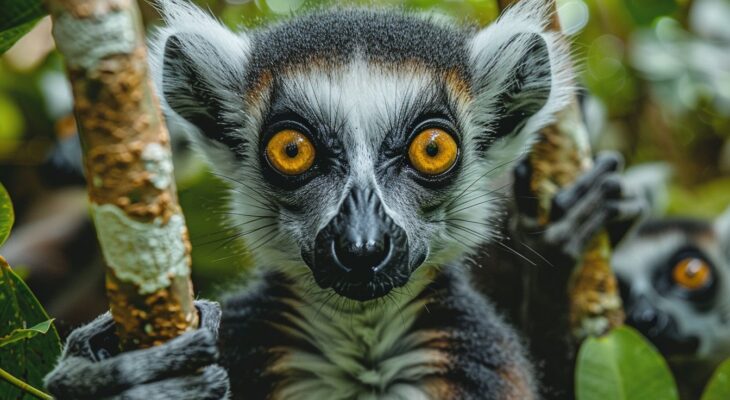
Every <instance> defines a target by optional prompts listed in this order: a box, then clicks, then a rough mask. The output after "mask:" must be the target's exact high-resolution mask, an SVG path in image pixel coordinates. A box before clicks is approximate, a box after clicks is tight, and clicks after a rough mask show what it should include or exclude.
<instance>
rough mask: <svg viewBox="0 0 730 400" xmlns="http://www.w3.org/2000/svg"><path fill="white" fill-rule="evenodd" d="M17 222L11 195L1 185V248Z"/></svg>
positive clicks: (0, 184)
mask: <svg viewBox="0 0 730 400" xmlns="http://www.w3.org/2000/svg"><path fill="white" fill-rule="evenodd" d="M14 221H15V213H14V212H13V203H12V202H10V195H8V192H7V191H6V190H5V187H4V186H3V185H2V183H0V246H2V245H3V243H5V240H6V239H7V238H8V235H10V229H11V228H12V227H13V222H14Z"/></svg>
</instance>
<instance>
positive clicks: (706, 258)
mask: <svg viewBox="0 0 730 400" xmlns="http://www.w3.org/2000/svg"><path fill="white" fill-rule="evenodd" d="M648 168H649V166H645V167H642V168H640V169H636V168H634V169H635V171H634V170H632V171H630V172H629V173H627V175H626V178H625V181H626V183H627V185H628V186H633V187H635V188H638V189H642V190H643V191H644V192H646V193H647V194H651V196H649V197H663V196H661V191H662V190H663V188H661V187H658V186H661V183H660V184H659V185H657V184H656V183H655V184H654V185H653V186H654V188H652V187H651V186H649V185H646V184H644V183H643V182H642V181H641V179H640V177H641V175H642V174H641V170H647V169H648ZM644 175H646V173H644ZM647 203H648V204H650V205H651V206H652V207H651V209H652V211H653V213H652V214H653V215H652V216H651V218H647V219H646V221H644V222H642V223H640V224H639V225H638V226H637V229H635V230H634V231H632V232H631V233H630V234H629V235H627V236H626V237H625V238H624V239H623V240H622V241H621V242H620V243H619V245H618V246H617V247H616V248H615V251H614V253H613V256H612V259H611V264H612V266H613V268H614V270H615V271H616V275H617V277H618V279H619V287H620V288H621V298H622V299H623V302H624V308H625V310H626V316H627V318H626V323H627V324H629V325H631V326H633V327H635V328H636V329H637V330H639V331H640V332H641V333H642V334H643V335H644V336H645V337H646V338H648V339H649V340H650V341H651V342H652V343H653V344H654V345H655V346H656V347H657V349H658V350H659V351H660V352H661V353H662V354H663V355H664V356H665V357H666V358H667V361H668V362H669V365H670V367H672V370H673V371H674V373H675V376H676V378H677V382H678V384H679V386H680V390H681V392H682V396H683V398H688V399H693V398H699V397H700V395H701V389H703V388H704V386H705V384H706V383H707V380H708V379H709V377H710V376H711V374H712V372H713V371H714V369H715V368H716V367H717V366H718V364H720V363H721V362H722V361H724V360H725V359H728V358H730V208H728V209H727V210H726V211H725V212H724V213H723V214H722V215H720V216H719V217H717V218H716V219H715V220H705V219H699V218H689V217H676V216H674V217H666V216H663V215H662V214H663V213H664V210H663V209H662V208H663V207H662V204H661V201H648V202H647Z"/></svg>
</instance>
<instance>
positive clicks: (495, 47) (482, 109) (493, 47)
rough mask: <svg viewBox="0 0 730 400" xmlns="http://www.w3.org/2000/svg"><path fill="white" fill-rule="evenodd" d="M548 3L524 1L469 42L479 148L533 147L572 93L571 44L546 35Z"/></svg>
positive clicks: (554, 35)
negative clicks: (532, 139) (535, 135)
mask: <svg viewBox="0 0 730 400" xmlns="http://www.w3.org/2000/svg"><path fill="white" fill-rule="evenodd" d="M549 5H550V2H545V1H537V0H524V1H521V2H519V3H517V5H516V6H513V7H511V8H510V9H508V10H507V11H506V12H505V13H504V14H503V15H502V16H501V17H500V18H499V20H497V21H496V22H495V23H493V24H492V25H490V26H488V27H486V28H484V29H483V30H481V31H480V32H478V33H477V34H476V35H475V36H474V37H473V38H472V39H471V41H470V43H469V47H468V49H469V61H470V68H471V76H472V79H473V82H472V88H473V91H474V94H475V103H474V107H475V110H474V115H475V116H476V118H477V123H478V124H479V125H480V126H482V127H483V130H484V134H483V135H482V137H479V138H477V144H478V150H479V151H481V152H485V151H487V149H489V148H490V147H491V146H492V145H494V144H495V143H496V142H498V141H501V140H502V139H507V138H510V140H507V142H509V143H510V144H512V143H513V139H515V138H516V137H518V136H519V139H521V140H519V141H517V142H518V143H521V144H520V145H526V144H527V143H529V139H530V137H531V134H532V133H534V132H536V131H537V130H539V129H540V128H542V127H544V126H545V125H547V124H548V123H549V122H551V121H552V120H553V119H554V116H555V113H557V112H558V111H559V110H561V109H562V108H563V107H564V106H565V105H566V104H567V102H568V100H569V99H570V97H571V95H572V93H573V84H572V71H571V68H570V62H569V53H568V51H567V46H566V45H565V44H564V43H563V42H562V40H561V39H560V37H559V35H558V34H556V33H552V32H548V31H547V28H546V27H547V22H548V17H549V8H548V6H549Z"/></svg>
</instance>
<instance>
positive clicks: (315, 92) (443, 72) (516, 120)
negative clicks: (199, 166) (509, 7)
mask: <svg viewBox="0 0 730 400" xmlns="http://www.w3.org/2000/svg"><path fill="white" fill-rule="evenodd" d="M173 5H174V7H165V6H164V4H163V14H165V18H166V21H167V23H168V25H169V27H168V28H166V29H165V30H163V31H162V33H161V34H160V35H159V38H158V40H157V42H158V44H157V47H156V48H155V49H154V50H153V51H154V52H156V53H157V54H158V56H157V57H155V60H156V61H155V62H156V64H153V69H155V72H156V73H157V81H158V82H157V83H158V87H159V88H160V89H161V92H162V94H163V98H164V100H165V103H166V104H167V106H168V107H169V109H170V110H171V111H173V113H171V116H172V117H173V118H175V117H182V118H183V119H184V120H185V121H186V123H187V124H188V125H191V127H192V128H193V129H192V130H193V131H195V135H194V137H193V138H194V141H195V142H196V144H197V145H198V147H199V148H200V149H201V150H202V151H203V152H204V153H205V154H206V156H207V158H208V160H209V161H210V162H211V165H212V167H213V168H214V170H215V171H216V172H217V173H219V174H220V175H222V176H224V177H225V179H226V180H227V181H230V183H231V186H232V192H231V207H232V208H233V214H234V216H235V221H234V224H236V225H237V226H240V227H242V228H241V230H242V233H241V235H242V236H244V237H245V238H246V239H247V244H248V247H249V248H250V249H251V250H252V251H253V252H254V255H255V256H256V259H257V262H258V263H259V264H261V265H264V266H271V268H280V269H282V270H283V271H284V272H285V273H286V274H288V275H289V276H292V277H294V278H295V279H299V280H302V281H307V279H309V278H310V277H311V278H313V281H314V282H316V284H317V285H318V286H319V287H320V288H323V289H329V288H331V289H333V290H334V292H336V293H337V294H339V295H341V296H344V297H346V298H349V299H354V300H360V301H365V300H370V299H374V298H378V297H381V296H384V295H386V294H388V293H389V292H390V291H391V290H392V289H394V288H396V287H401V286H404V285H406V284H407V283H408V282H409V281H410V280H411V274H412V273H413V272H414V271H416V269H418V268H419V267H420V266H422V265H423V264H427V265H441V264H444V263H448V262H450V261H452V260H454V259H455V258H456V257H459V256H461V255H462V254H463V253H464V252H466V251H468V250H470V249H473V248H476V247H477V246H478V245H479V244H480V243H481V242H483V241H484V240H486V239H488V238H489V237H490V236H491V235H492V230H491V226H492V225H491V222H492V219H493V218H494V212H493V211H492V210H493V206H494V198H493V197H494V196H493V195H492V193H493V191H494V190H495V189H496V188H495V187H494V186H495V185H494V184H491V182H492V181H493V180H494V178H495V176H496V175H497V173H498V172H499V171H501V170H503V169H506V167H507V166H508V164H509V162H511V161H514V160H516V159H517V158H519V157H520V155H521V153H522V152H523V150H524V149H525V147H526V145H527V144H528V143H529V141H530V139H531V134H532V133H533V132H534V131H535V130H536V129H537V128H539V127H541V126H543V125H544V124H545V123H546V122H547V121H548V119H549V118H550V116H551V115H552V114H553V113H554V112H555V110H557V109H558V108H559V107H561V106H562V104H563V103H564V102H565V100H566V99H567V96H568V94H569V93H570V90H569V83H568V82H567V79H568V74H569V71H568V70H567V68H563V66H562V63H565V60H555V59H551V53H552V51H553V50H551V49H555V48H556V46H559V43H558V42H557V41H556V39H555V38H554V37H553V36H551V35H549V34H545V33H543V32H541V31H540V30H539V29H540V28H541V24H542V23H538V24H536V23H534V21H532V22H531V23H525V24H521V23H520V21H521V20H520V18H521V19H522V20H524V21H523V22H530V19H535V18H540V17H541V16H538V15H534V14H535V11H529V10H530V8H528V6H529V5H526V6H525V9H524V10H522V11H520V10H515V14H514V15H513V16H512V21H511V22H510V23H500V22H498V23H495V24H494V25H492V26H490V27H488V28H486V29H484V30H482V31H473V30H470V29H465V28H460V27H457V26H455V25H451V24H450V23H448V22H446V21H441V20H437V19H435V18H428V17H419V16H414V15H409V14H405V13H403V12H393V11H390V12H386V11H383V10H363V9H348V10H343V11H325V12H317V13H314V14H310V15H305V16H303V17H299V18H296V19H293V20H291V21H288V22H284V23H280V24H277V25H274V26H272V27H269V28H266V29H263V30H260V31H255V32H248V33H241V34H234V33H232V32H230V31H229V30H227V29H226V28H224V27H222V26H220V25H219V24H218V23H217V22H215V21H213V20H211V19H210V17H208V16H206V15H205V14H203V13H202V12H200V11H199V10H197V9H194V8H192V7H191V6H185V5H182V4H173ZM532 9H533V10H534V9H538V10H540V9H542V8H539V7H532ZM515 15H521V17H519V18H518V17H515ZM524 27H531V28H529V29H527V30H526V29H524ZM535 29H538V30H535ZM559 53H560V54H564V53H565V52H562V51H561V52H559ZM563 69H565V71H566V72H565V74H561V73H557V72H554V71H561V70H563ZM555 87H560V88H561V89H560V90H556V89H555ZM490 184H491V185H490Z"/></svg>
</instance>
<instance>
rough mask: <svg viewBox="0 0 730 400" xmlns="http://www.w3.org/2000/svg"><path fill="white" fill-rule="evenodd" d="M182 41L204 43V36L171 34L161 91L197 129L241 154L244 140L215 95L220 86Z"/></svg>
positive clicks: (168, 102)
mask: <svg viewBox="0 0 730 400" xmlns="http://www.w3.org/2000/svg"><path fill="white" fill-rule="evenodd" d="M183 41H186V42H188V43H198V44H197V46H201V45H205V43H206V40H205V38H203V37H201V36H199V35H195V34H179V35H176V36H170V37H169V38H168V40H167V42H166V43H165V53H164V59H163V81H162V91H163V95H164V96H165V100H166V101H167V104H168V105H169V106H170V108H172V110H173V111H175V112H176V113H177V114H179V115H180V116H181V117H183V118H185V119H186V120H187V121H188V122H190V123H192V124H193V125H195V126H196V127H197V128H198V129H199V130H200V132H201V133H202V134H203V135H204V136H205V137H207V138H208V139H211V140H213V141H216V142H219V143H221V144H223V145H225V146H226V147H228V148H230V149H231V150H233V151H234V152H235V153H236V154H237V156H240V154H241V153H242V151H243V150H244V147H245V145H246V141H245V140H244V139H243V138H241V137H239V136H237V135H235V134H234V133H233V130H234V129H235V127H234V126H232V125H231V124H230V123H227V122H226V121H225V118H223V105H222V101H223V100H222V99H220V98H219V97H217V96H218V95H217V93H218V92H219V91H220V88H217V87H215V86H214V85H213V84H211V83H210V81H209V80H208V79H207V77H205V76H204V75H203V74H201V73H200V71H199V70H198V67H197V64H196V63H197V60H194V59H193V58H192V57H191V56H190V55H189V54H187V52H186V47H185V45H184V44H183Z"/></svg>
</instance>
